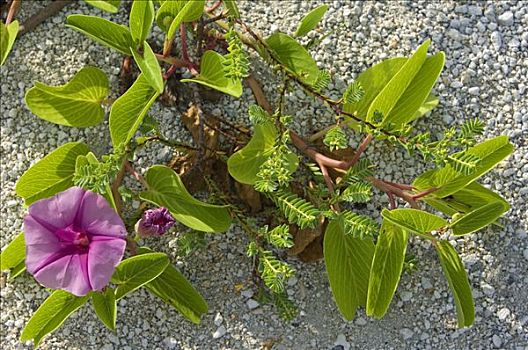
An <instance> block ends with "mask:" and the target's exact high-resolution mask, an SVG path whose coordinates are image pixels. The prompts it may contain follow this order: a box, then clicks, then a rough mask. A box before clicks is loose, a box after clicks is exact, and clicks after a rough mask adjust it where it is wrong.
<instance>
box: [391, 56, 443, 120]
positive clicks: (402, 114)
mask: <svg viewBox="0 0 528 350" xmlns="http://www.w3.org/2000/svg"><path fill="white" fill-rule="evenodd" d="M418 52H419V51H417V53H418ZM411 60H412V58H411V59H410V60H409V61H408V62H411ZM444 62H445V55H444V53H443V52H440V53H437V54H436V55H434V56H432V57H429V58H427V59H426V60H425V61H424V63H423V65H422V66H421V68H420V70H419V71H418V73H416V75H415V76H414V79H413V80H412V81H411V82H410V84H409V86H408V88H407V89H406V90H405V91H404V92H403V94H402V95H401V96H400V98H399V99H398V102H397V103H396V105H395V106H394V108H393V109H392V110H391V111H390V113H389V115H388V116H387V118H386V120H385V122H384V123H385V124H388V123H392V124H394V125H395V126H396V128H397V127H399V126H401V125H404V124H406V123H408V122H410V121H412V120H414V119H415V114H416V113H417V111H419V109H420V108H422V106H423V104H424V103H425V102H426V101H427V98H428V96H429V92H430V91H431V89H432V88H433V86H434V84H435V83H436V80H437V79H438V76H439V75H440V72H441V71H442V68H443V67H444ZM402 69H405V68H402ZM437 101H438V100H437ZM427 107H429V106H427Z"/></svg>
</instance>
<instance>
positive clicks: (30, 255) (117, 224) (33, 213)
mask: <svg viewBox="0 0 528 350" xmlns="http://www.w3.org/2000/svg"><path fill="white" fill-rule="evenodd" d="M24 237H25V240H26V268H27V271H28V272H29V273H30V274H32V275H33V277H35V279H36V280H37V281H38V282H40V283H41V284H42V285H44V286H45V287H48V288H52V289H64V290H66V291H68V292H70V293H72V294H74V295H77V296H83V295H86V294H88V292H90V291H92V290H101V289H103V288H104V287H105V286H106V285H107V284H108V282H109V281H110V278H111V277H112V274H113V272H114V270H115V267H116V266H117V265H118V264H119V262H120V261H121V259H122V258H123V254H124V252H125V246H126V240H125V237H126V228H125V225H124V224H123V221H122V220H121V218H120V217H119V215H118V214H117V213H116V212H115V210H114V209H113V208H112V207H110V205H109V204H108V202H107V201H106V199H105V198H104V197H103V196H101V195H99V194H97V193H95V192H91V191H86V190H84V189H82V188H80V187H72V188H69V189H67V190H66V191H64V192H61V193H58V194H57V195H55V196H53V197H50V198H46V199H41V200H39V201H37V202H35V203H33V204H31V206H30V207H29V213H28V214H27V215H26V217H25V218H24Z"/></svg>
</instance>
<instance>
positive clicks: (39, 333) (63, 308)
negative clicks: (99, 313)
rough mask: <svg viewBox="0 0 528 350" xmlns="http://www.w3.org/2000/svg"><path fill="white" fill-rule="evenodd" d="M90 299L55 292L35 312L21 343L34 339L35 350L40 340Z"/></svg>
mask: <svg viewBox="0 0 528 350" xmlns="http://www.w3.org/2000/svg"><path fill="white" fill-rule="evenodd" d="M89 298H90V297H89V296H88V295H87V296H84V297H77V296H75V295H73V294H70V293H68V292H66V291H63V290H56V291H54V292H53V293H52V294H51V295H50V296H49V297H48V298H47V299H46V300H45V301H44V302H43V303H42V305H40V307H39V308H38V309H37V311H35V313H34V314H33V316H32V317H31V319H30V320H29V321H28V323H27V324H26V327H24V329H23V330H22V334H21V335H20V340H21V341H28V340H32V339H33V343H34V346H35V348H37V347H38V345H39V343H40V340H41V339H42V338H43V337H44V336H45V335H46V334H49V333H51V332H53V331H54V330H56V329H57V328H59V327H60V326H61V325H62V324H63V323H64V321H65V320H66V319H67V318H68V317H69V316H70V315H71V314H72V313H73V312H75V311H76V310H77V309H78V308H80V307H81V306H83V305H84V304H85V303H86V302H87V301H88V299H89Z"/></svg>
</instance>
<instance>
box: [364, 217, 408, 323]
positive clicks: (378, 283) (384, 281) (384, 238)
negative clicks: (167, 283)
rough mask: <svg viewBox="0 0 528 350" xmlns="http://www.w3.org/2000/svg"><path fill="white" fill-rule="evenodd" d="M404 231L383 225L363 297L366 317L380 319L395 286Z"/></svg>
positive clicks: (403, 254)
mask: <svg viewBox="0 0 528 350" xmlns="http://www.w3.org/2000/svg"><path fill="white" fill-rule="evenodd" d="M407 238H408V234H407V231H405V230H402V229H401V228H400V227H398V226H396V225H392V224H390V223H388V222H384V223H383V225H382V227H381V232H380V234H379V236H378V241H377V242H376V249H375V251H374V258H373V260H372V267H371V269H370V278H369V285H368V296H367V315H369V316H375V317H376V318H382V317H383V316H384V315H385V313H386V312H387V310H388V309H389V305H390V303H391V300H392V297H393V296H394V292H396V288H397V287H398V282H399V281H400V276H401V273H402V269H403V262H404V260H405V251H406V249H407Z"/></svg>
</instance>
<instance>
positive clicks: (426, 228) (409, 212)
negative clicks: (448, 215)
mask: <svg viewBox="0 0 528 350" xmlns="http://www.w3.org/2000/svg"><path fill="white" fill-rule="evenodd" d="M381 215H382V216H383V218H384V219H385V220H387V221H389V222H390V223H392V224H394V225H396V226H399V227H401V228H402V229H404V230H407V231H411V232H413V233H416V234H418V235H424V234H426V233H429V232H431V231H435V230H438V229H440V228H442V227H445V226H447V224H448V223H447V221H445V220H444V219H442V218H441V217H438V216H436V215H433V214H431V213H428V212H426V211H423V210H418V209H411V208H402V209H394V210H387V209H383V211H382V212H381Z"/></svg>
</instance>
